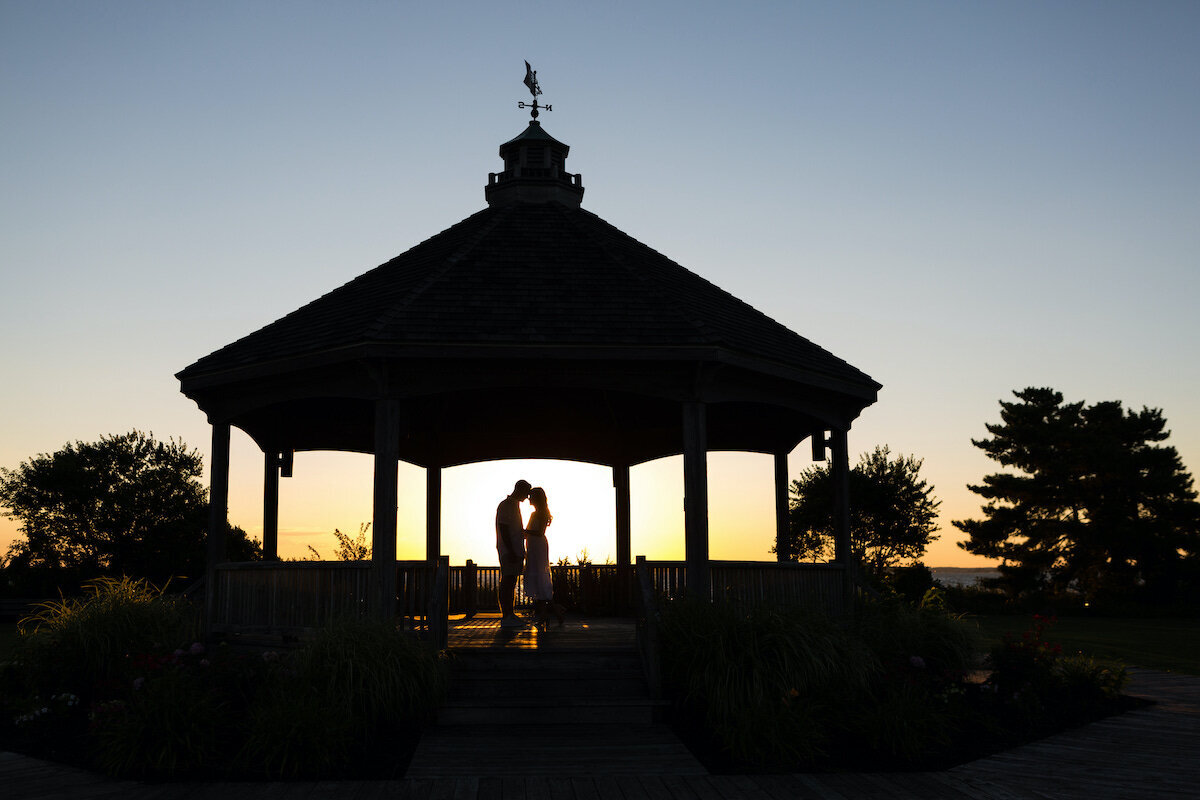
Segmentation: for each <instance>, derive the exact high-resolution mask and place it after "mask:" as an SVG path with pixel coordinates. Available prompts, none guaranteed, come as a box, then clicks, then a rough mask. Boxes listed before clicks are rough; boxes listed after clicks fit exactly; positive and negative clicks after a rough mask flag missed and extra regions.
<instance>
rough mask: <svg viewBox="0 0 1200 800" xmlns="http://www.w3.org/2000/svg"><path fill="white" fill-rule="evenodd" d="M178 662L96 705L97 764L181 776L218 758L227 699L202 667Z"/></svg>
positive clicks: (114, 770) (127, 772)
mask: <svg viewBox="0 0 1200 800" xmlns="http://www.w3.org/2000/svg"><path fill="white" fill-rule="evenodd" d="M205 669H206V667H204V666H197V665H195V664H185V663H175V664H171V665H170V666H168V667H167V668H166V669H163V670H161V671H158V672H157V673H155V674H152V675H151V677H149V678H147V677H143V676H139V677H138V678H135V679H134V680H133V683H132V686H133V687H134V688H133V691H132V692H131V693H130V694H129V696H128V699H126V700H112V701H109V702H107V703H100V704H97V705H96V706H94V707H93V710H92V713H91V714H90V717H91V721H92V725H91V734H92V740H93V743H94V746H95V759H96V764H97V765H98V766H99V767H100V768H101V769H103V770H104V771H105V772H107V773H108V774H110V775H115V776H116V775H119V776H121V777H137V778H148V777H149V778H154V777H158V778H161V777H182V776H187V775H191V774H195V773H196V772H197V771H198V770H200V769H201V768H203V767H205V766H208V765H211V764H215V763H216V762H217V755H218V754H219V753H220V752H221V737H220V735H219V734H220V732H221V730H222V727H223V724H224V714H223V712H224V711H225V704H224V703H223V702H222V699H221V697H220V696H219V695H218V694H217V693H216V692H215V691H213V687H212V685H211V683H210V682H209V681H207V680H206V677H207V676H205V675H203V674H199V671H203V670H205Z"/></svg>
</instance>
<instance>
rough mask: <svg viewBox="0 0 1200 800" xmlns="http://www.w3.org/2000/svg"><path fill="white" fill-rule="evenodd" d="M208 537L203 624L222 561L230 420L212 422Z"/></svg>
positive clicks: (210, 609) (211, 604) (213, 599)
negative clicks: (218, 567) (218, 566)
mask: <svg viewBox="0 0 1200 800" xmlns="http://www.w3.org/2000/svg"><path fill="white" fill-rule="evenodd" d="M208 480H209V483H208V541H207V542H206V543H205V544H206V545H207V548H206V549H207V553H206V555H207V561H208V564H207V567H208V568H207V569H206V570H205V581H204V582H205V586H206V589H205V591H204V597H205V603H204V605H205V609H206V611H207V613H206V614H205V624H206V625H208V626H211V625H212V619H213V612H214V610H215V609H216V595H217V565H218V564H220V563H222V562H224V561H225V529H226V528H228V527H229V423H228V422H214V423H212V461H211V463H210V464H209V477H208Z"/></svg>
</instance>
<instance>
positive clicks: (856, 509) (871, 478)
mask: <svg viewBox="0 0 1200 800" xmlns="http://www.w3.org/2000/svg"><path fill="white" fill-rule="evenodd" d="M923 463H924V462H923V461H922V460H921V459H918V458H915V457H913V456H905V455H903V454H901V455H900V456H898V457H897V458H895V459H893V458H892V457H891V450H890V449H889V448H888V447H887V446H886V445H883V446H877V447H876V448H875V450H874V451H873V452H871V453H863V454H862V455H861V456H860V457H859V462H858V464H857V465H856V466H855V467H854V468H853V469H852V470H850V547H851V550H852V551H853V555H854V558H855V560H856V561H857V563H859V564H860V565H861V566H862V568H863V569H864V570H865V571H866V572H867V573H868V574H871V575H873V576H881V575H882V574H883V572H884V570H885V569H886V568H888V567H893V566H896V565H897V564H899V563H901V562H902V561H906V560H910V559H916V558H920V556H921V555H922V554H923V553H924V552H925V548H926V547H927V546H928V545H929V543H930V542H931V541H933V540H934V539H936V538H937V536H935V533H936V532H937V509H938V506H939V505H941V502H940V501H939V500H937V499H936V498H935V497H934V496H933V487H932V486H930V485H929V484H928V483H927V482H926V481H924V480H922V479H921V477H920V475H919V473H920V470H921V465H922V464H923ZM791 488H792V491H791V495H792V496H791V498H790V508H789V510H788V521H789V526H788V531H787V534H786V538H785V539H784V540H779V539H778V538H777V540H776V542H775V547H774V548H773V551H774V552H775V554H776V555H777V556H778V558H779V560H780V561H801V560H806V561H807V560H828V559H831V558H833V555H834V535H835V531H834V516H833V511H834V508H833V480H832V478H831V477H830V467H829V465H828V464H821V465H814V466H812V467H809V468H808V469H806V470H805V471H804V472H802V473H801V474H800V477H799V478H797V479H796V480H794V481H792V487H791Z"/></svg>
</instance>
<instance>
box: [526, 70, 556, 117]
mask: <svg viewBox="0 0 1200 800" xmlns="http://www.w3.org/2000/svg"><path fill="white" fill-rule="evenodd" d="M525 87H526V88H527V89H529V93H530V94H531V95H533V102H532V103H526V102H525V101H524V100H522V101H520V102H518V103H517V108H531V109H533V110H532V111H531V112H529V113H530V114H531V115H532V117H533V118H534V119H537V118H538V109H540V108H544V109H546V110H547V111H553V110H554V109H553V108H552V107H551V106H550V105H544V106H540V105H538V101H537V99H538V95H539V94H541V93H542V87H541V86H540V85H539V84H538V79H537V70H535V69H534V68H533V67H531V66H529V62H528V61H526V62H525Z"/></svg>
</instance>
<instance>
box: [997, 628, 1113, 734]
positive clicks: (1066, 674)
mask: <svg viewBox="0 0 1200 800" xmlns="http://www.w3.org/2000/svg"><path fill="white" fill-rule="evenodd" d="M1054 622H1055V618H1054V617H1044V616H1041V615H1038V614H1035V615H1034V616H1033V624H1032V626H1031V627H1030V628H1029V629H1028V630H1026V631H1025V632H1024V633H1022V635H1021V637H1020V638H1019V639H1015V638H1013V637H1012V636H1005V637H1004V641H1003V642H1002V643H1001V644H1000V645H998V646H997V647H995V648H993V649H992V651H991V653H990V654H989V655H988V664H989V666H991V667H992V669H993V672H992V675H991V677H990V678H989V681H988V682H989V685H991V686H992V687H993V688H994V689H995V691H996V694H997V696H998V697H999V698H1000V700H1001V702H1003V703H1005V704H1006V707H1005V708H1004V713H1005V715H1006V716H1007V718H1008V719H1009V720H1010V722H1011V723H1013V724H1014V725H1017V726H1019V727H1020V728H1022V729H1024V730H1026V731H1037V730H1039V729H1041V728H1043V727H1045V726H1046V725H1048V724H1050V723H1051V722H1052V721H1054V720H1056V719H1063V718H1086V717H1089V716H1092V715H1094V714H1095V713H1096V711H1097V710H1098V709H1100V708H1102V707H1105V706H1107V705H1111V704H1112V703H1113V702H1114V701H1116V700H1117V698H1118V697H1119V696H1120V693H1121V690H1122V689H1123V688H1124V687H1125V684H1126V683H1127V682H1128V679H1129V675H1128V673H1127V672H1126V670H1125V668H1124V667H1119V668H1116V669H1113V668H1110V667H1107V666H1103V665H1101V664H1097V663H1096V662H1095V661H1094V660H1092V659H1091V658H1086V657H1083V656H1068V657H1064V656H1063V655H1062V646H1061V645H1059V644H1055V643H1053V642H1051V641H1050V640H1049V637H1048V636H1047V635H1046V631H1047V629H1049V628H1050V627H1051V626H1052V625H1053V624H1054Z"/></svg>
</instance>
